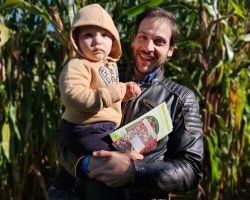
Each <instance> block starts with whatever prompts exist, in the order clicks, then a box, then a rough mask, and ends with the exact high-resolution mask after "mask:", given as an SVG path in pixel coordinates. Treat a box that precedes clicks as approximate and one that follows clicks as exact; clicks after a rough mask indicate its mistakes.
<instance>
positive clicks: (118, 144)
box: [110, 103, 172, 154]
mask: <svg viewBox="0 0 250 200" xmlns="http://www.w3.org/2000/svg"><path fill="white" fill-rule="evenodd" d="M171 131H172V121H171V118H170V115H169V112H168V109H167V106H166V103H162V104H160V105H159V106H157V107H155V108H154V109H152V110H150V111H149V112H147V113H145V114H144V115H142V116H141V117H139V118H138V119H136V120H134V121H132V122H130V123H129V124H127V125H125V126H123V127H121V128H119V129H117V130H116V131H114V132H113V133H111V134H110V136H111V139H112V141H113V145H114V147H115V148H116V149H117V150H118V151H120V152H138V153H141V154H143V153H144V152H145V151H147V150H148V149H150V148H152V147H153V146H155V145H156V144H157V141H159V140H160V139H161V138H163V137H164V136H166V135H167V134H169V133H170V132H171Z"/></svg>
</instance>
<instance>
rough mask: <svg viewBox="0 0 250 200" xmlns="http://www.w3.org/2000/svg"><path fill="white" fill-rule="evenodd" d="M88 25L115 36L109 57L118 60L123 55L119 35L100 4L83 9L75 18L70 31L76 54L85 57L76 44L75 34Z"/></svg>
mask: <svg viewBox="0 0 250 200" xmlns="http://www.w3.org/2000/svg"><path fill="white" fill-rule="evenodd" d="M88 25H94V26H98V27H101V28H104V29H106V30H108V31H109V32H110V33H111V34H112V35H113V36H114V40H113V45H112V49H111V52H110V54H109V57H111V58H113V59H115V60H118V59H119V58H120V57H121V54H122V50H121V44H120V37H119V33H118V31H117V29H116V27H115V24H114V22H113V20H112V18H111V16H110V15H109V14H108V13H107V11H106V10H104V9H103V8H102V7H101V6H100V5H99V4H91V5H87V6H85V7H83V8H81V9H80V10H79V11H78V12H77V13H76V15H75V16H74V19H73V22H72V26H71V30H70V39H71V42H72V44H73V46H74V48H75V50H76V52H77V53H78V54H80V55H81V56H83V55H82V53H81V52H80V49H79V48H78V46H77V44H76V40H75V33H74V32H75V30H76V28H77V27H80V26H88Z"/></svg>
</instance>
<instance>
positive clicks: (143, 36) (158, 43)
mask: <svg viewBox="0 0 250 200" xmlns="http://www.w3.org/2000/svg"><path fill="white" fill-rule="evenodd" d="M170 38H171V28H170V25H169V23H168V22H166V21H163V20H161V19H157V18H145V19H144V20H142V22H141V24H140V26H139V29H138V32H137V34H136V36H135V38H134V40H133V42H132V45H131V46H132V49H133V55H134V58H135V63H136V73H137V74H138V75H140V76H146V75H147V74H148V73H149V72H152V71H154V70H156V69H157V68H159V67H161V66H162V64H164V63H165V62H166V61H167V58H168V57H170V56H172V54H173V47H170Z"/></svg>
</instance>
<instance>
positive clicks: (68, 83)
mask: <svg viewBox="0 0 250 200" xmlns="http://www.w3.org/2000/svg"><path fill="white" fill-rule="evenodd" d="M86 25H95V26H98V27H101V28H104V29H106V30H108V31H109V32H110V33H112V35H113V36H114V40H113V45H112V50H111V53H110V55H109V56H108V57H107V58H106V59H105V60H102V61H99V62H93V61H89V60H87V59H85V58H84V57H83V55H82V53H81V52H80V50H79V48H78V45H77V44H76V40H75V30H76V28H77V27H80V26H81V27H82V26H86ZM70 37H71V42H72V43H73V46H74V48H75V50H76V52H77V56H76V57H75V58H73V59H71V60H70V61H69V62H68V63H67V64H66V65H65V66H64V68H63V70H62V72H61V74H60V78H59V89H60V94H61V100H62V103H63V105H64V106H65V112H64V114H63V118H64V119H65V120H67V121H69V122H72V123H75V124H81V125H87V124H91V123H96V122H100V121H112V122H114V123H115V124H116V126H117V127H118V126H119V125H120V122H121V100H120V98H119V96H118V94H117V93H116V91H115V90H114V88H113V86H112V84H113V83H114V82H118V81H119V77H118V69H117V65H116V61H117V60H118V59H119V58H120V56H121V54H122V52H121V45H120V38H119V33H118V31H117V29H116V27H115V25H114V22H113V20H112V18H111V17H110V15H109V14H108V13H107V12H106V11H105V10H104V9H103V8H102V7H101V6H100V5H98V4H91V5H88V6H85V7H84V8H82V9H80V10H79V11H78V13H77V14H76V15H75V17H74V19H73V23H72V28H71V31H70Z"/></svg>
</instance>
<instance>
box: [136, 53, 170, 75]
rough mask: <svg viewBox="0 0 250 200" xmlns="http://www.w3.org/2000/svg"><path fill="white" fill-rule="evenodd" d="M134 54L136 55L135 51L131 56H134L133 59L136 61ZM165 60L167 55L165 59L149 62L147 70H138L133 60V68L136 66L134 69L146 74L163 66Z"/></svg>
mask: <svg viewBox="0 0 250 200" xmlns="http://www.w3.org/2000/svg"><path fill="white" fill-rule="evenodd" d="M143 53H144V54H147V53H146V52H143ZM136 55H137V53H134V54H133V57H134V59H135V61H136ZM138 56H140V55H139V54H138ZM167 60H168V57H166V59H165V60H163V61H161V60H157V62H155V63H151V64H150V65H148V70H147V71H146V72H141V71H140V70H139V67H138V66H137V62H135V68H136V71H137V72H139V73H140V74H142V75H143V74H144V75H146V74H150V73H152V72H154V71H156V70H157V69H159V68H161V67H163V65H164V64H165V63H166V62H167Z"/></svg>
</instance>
